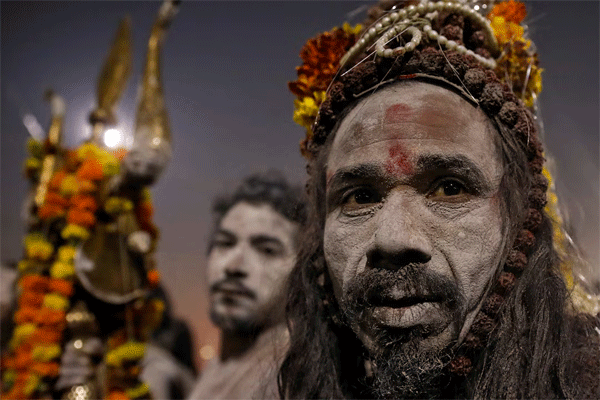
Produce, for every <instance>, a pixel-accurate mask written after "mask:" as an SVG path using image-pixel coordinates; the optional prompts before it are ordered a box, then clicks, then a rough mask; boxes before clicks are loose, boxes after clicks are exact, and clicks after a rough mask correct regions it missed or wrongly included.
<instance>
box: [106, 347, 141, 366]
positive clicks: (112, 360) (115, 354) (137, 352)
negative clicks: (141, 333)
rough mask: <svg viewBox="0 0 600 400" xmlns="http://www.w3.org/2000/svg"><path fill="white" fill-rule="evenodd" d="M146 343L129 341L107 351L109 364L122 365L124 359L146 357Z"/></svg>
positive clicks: (130, 359)
mask: <svg viewBox="0 0 600 400" xmlns="http://www.w3.org/2000/svg"><path fill="white" fill-rule="evenodd" d="M145 352H146V345H145V344H144V343H140V342H127V343H125V344H123V345H121V346H119V347H117V348H115V349H113V350H111V351H109V352H108V353H106V356H105V361H106V364H107V365H110V366H113V367H120V366H121V364H122V363H123V361H135V360H139V359H141V358H142V357H144V353H145Z"/></svg>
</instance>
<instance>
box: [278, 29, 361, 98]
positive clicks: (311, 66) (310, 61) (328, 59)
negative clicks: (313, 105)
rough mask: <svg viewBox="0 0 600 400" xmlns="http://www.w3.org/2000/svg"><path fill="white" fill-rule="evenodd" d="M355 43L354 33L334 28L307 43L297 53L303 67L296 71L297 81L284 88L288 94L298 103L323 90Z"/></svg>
mask: <svg viewBox="0 0 600 400" xmlns="http://www.w3.org/2000/svg"><path fill="white" fill-rule="evenodd" d="M356 39H357V35H356V33H354V32H352V31H351V30H345V29H343V28H334V29H332V30H331V31H329V32H324V33H321V34H320V35H317V36H316V37H314V38H312V39H310V40H309V41H308V42H307V43H306V44H305V45H304V47H303V48H302V50H301V51H300V57H301V58H302V61H304V63H303V64H302V65H301V66H299V67H297V68H296V70H297V72H298V80H296V81H294V82H290V83H289V84H288V86H289V89H290V91H291V92H292V93H294V94H295V95H296V96H297V97H298V98H299V99H302V98H304V97H307V96H308V97H311V96H312V95H313V93H314V92H317V91H323V90H327V87H328V86H329V83H330V82H331V81H332V80H333V77H334V76H335V74H336V72H337V70H338V68H339V66H340V59H341V58H342V57H343V56H344V54H345V53H346V51H348V49H349V48H350V47H351V46H352V45H353V44H354V43H355V42H356Z"/></svg>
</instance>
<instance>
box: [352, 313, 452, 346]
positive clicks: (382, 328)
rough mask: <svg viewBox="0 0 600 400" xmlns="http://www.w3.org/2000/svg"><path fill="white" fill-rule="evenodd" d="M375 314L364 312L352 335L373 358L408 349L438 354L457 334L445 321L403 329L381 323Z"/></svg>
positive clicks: (399, 325)
mask: <svg viewBox="0 0 600 400" xmlns="http://www.w3.org/2000/svg"><path fill="white" fill-rule="evenodd" d="M378 314H379V313H377V310H375V312H374V313H371V312H370V311H365V312H364V313H363V314H362V315H361V317H362V318H361V322H360V323H358V324H355V325H354V326H353V330H354V332H355V333H356V334H357V336H358V337H359V339H360V340H361V341H362V342H363V344H364V345H365V347H366V348H367V350H369V352H370V353H371V354H373V355H375V354H378V353H379V352H382V351H394V352H399V351H405V350H404V349H407V348H408V349H411V348H413V349H415V350H416V351H419V352H425V353H431V354H437V353H439V352H440V351H442V350H443V349H446V348H448V347H449V346H450V344H451V343H452V342H453V340H454V339H455V336H456V334H457V332H456V329H453V328H454V327H453V324H452V323H451V321H449V320H447V319H442V318H439V319H436V320H435V321H433V320H430V321H427V322H430V323H416V324H414V325H412V324H411V325H408V326H403V325H402V324H398V323H396V322H395V321H387V320H386V319H382V318H381V315H378ZM420 322H423V321H420ZM432 322H435V323H432ZM386 349H387V350H386Z"/></svg>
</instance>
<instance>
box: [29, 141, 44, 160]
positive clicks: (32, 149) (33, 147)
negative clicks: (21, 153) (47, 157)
mask: <svg viewBox="0 0 600 400" xmlns="http://www.w3.org/2000/svg"><path fill="white" fill-rule="evenodd" d="M27 152H28V153H29V154H31V156H32V157H35V158H42V157H43V156H44V144H43V143H42V142H40V141H39V140H35V139H34V138H32V137H30V138H29V139H27Z"/></svg>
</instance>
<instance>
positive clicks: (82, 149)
mask: <svg viewBox="0 0 600 400" xmlns="http://www.w3.org/2000/svg"><path fill="white" fill-rule="evenodd" d="M101 151H102V150H101V149H100V148H99V147H98V146H96V145H95V144H94V143H84V144H82V145H81V146H79V148H78V149H77V158H78V159H79V161H83V160H85V159H86V158H88V157H94V158H98V155H99V154H100V152H101Z"/></svg>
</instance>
